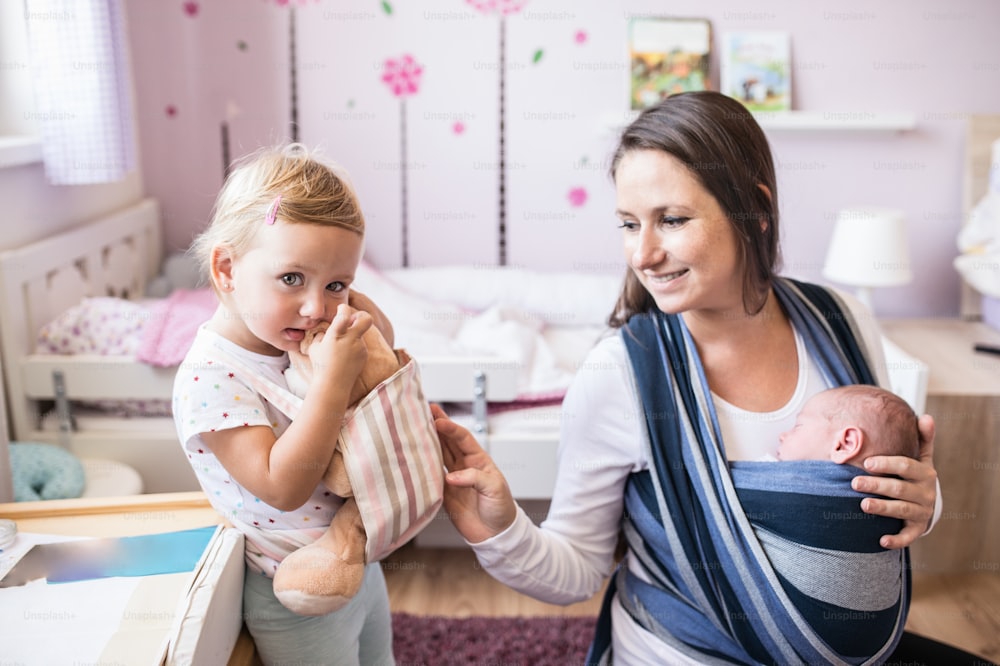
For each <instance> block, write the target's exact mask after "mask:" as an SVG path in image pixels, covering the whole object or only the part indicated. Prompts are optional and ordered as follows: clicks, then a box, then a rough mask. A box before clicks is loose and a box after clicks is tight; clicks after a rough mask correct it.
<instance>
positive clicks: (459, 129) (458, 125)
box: [451, 120, 465, 134]
mask: <svg viewBox="0 0 1000 666" xmlns="http://www.w3.org/2000/svg"><path fill="white" fill-rule="evenodd" d="M451 131H452V132H454V133H455V134H462V133H463V132H465V123H463V122H462V121H461V120H456V121H455V124H454V125H452V126H451Z"/></svg>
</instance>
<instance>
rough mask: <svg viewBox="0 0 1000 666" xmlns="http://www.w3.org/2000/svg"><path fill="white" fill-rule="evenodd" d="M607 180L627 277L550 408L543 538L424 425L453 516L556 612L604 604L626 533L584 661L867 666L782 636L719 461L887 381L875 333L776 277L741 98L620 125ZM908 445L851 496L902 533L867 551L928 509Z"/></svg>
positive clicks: (682, 106)
mask: <svg viewBox="0 0 1000 666" xmlns="http://www.w3.org/2000/svg"><path fill="white" fill-rule="evenodd" d="M611 175H612V178H613V179H614V183H615V188H616V192H617V211H616V213H617V216H618V218H619V219H620V221H621V224H620V226H621V229H622V236H623V244H624V249H625V257H626V260H627V262H628V265H629V268H630V271H629V272H628V274H627V276H626V279H625V283H624V285H623V288H622V291H621V294H620V296H619V300H618V303H617V305H616V307H615V311H614V312H613V313H612V315H611V317H610V320H609V323H610V324H611V326H612V328H613V329H615V334H611V335H608V336H606V337H604V338H603V339H602V340H601V341H600V342H599V343H598V344H597V345H596V346H595V348H594V349H593V350H592V351H591V353H590V355H589V356H588V358H587V360H586V361H585V362H584V363H583V364H582V365H581V367H580V368H579V371H578V374H577V377H576V379H575V381H574V383H573V386H572V387H571V389H570V391H569V392H568V394H567V396H566V399H565V401H564V403H563V428H562V433H561V440H560V441H561V445H560V459H559V473H558V479H557V482H556V487H555V489H554V493H553V500H552V505H551V509H550V512H549V515H548V517H547V519H546V520H545V522H544V523H543V524H542V525H541V527H538V526H535V525H534V524H533V523H532V522H531V520H530V519H529V518H528V517H527V515H526V514H525V513H524V512H523V511H522V510H521V509H520V508H519V507H518V506H517V505H516V503H515V502H514V500H513V499H512V497H511V495H510V491H509V489H508V487H507V484H506V482H505V480H504V479H503V476H502V475H501V473H500V472H499V471H498V470H497V468H496V466H495V465H494V464H493V462H492V460H491V459H490V458H489V457H488V455H487V454H486V453H485V452H484V451H483V450H482V449H481V448H480V447H479V446H478V444H477V443H476V441H475V439H474V438H473V437H472V436H471V435H470V434H469V433H468V431H466V430H464V429H462V428H461V427H460V426H458V425H457V424H455V423H453V422H452V421H450V420H448V419H447V417H446V416H445V414H444V412H442V411H441V410H439V409H437V410H436V416H437V423H438V432H439V434H440V435H441V439H442V446H443V450H444V456H445V462H446V464H447V466H448V469H449V471H450V473H449V475H448V477H447V485H448V488H447V489H446V498H445V502H446V508H447V511H448V513H449V514H450V516H451V519H452V521H453V522H454V524H455V525H456V527H457V528H458V529H459V531H460V532H461V533H462V535H463V536H464V537H465V538H466V540H468V541H469V542H470V543H471V544H473V548H474V549H475V552H476V555H477V556H478V558H479V560H480V562H481V563H482V564H483V566H484V567H485V568H486V569H487V570H488V571H489V572H490V573H491V574H492V575H493V576H494V577H495V578H497V579H498V580H500V581H502V582H503V583H505V584H507V585H509V586H510V587H513V588H515V589H517V590H519V591H521V592H523V593H526V594H529V595H531V596H533V597H536V598H538V599H542V600H544V601H547V602H551V603H560V604H567V603H572V602H576V601H580V600H583V599H586V598H589V597H590V596H591V595H593V594H594V593H595V592H596V591H597V590H598V589H599V588H600V586H601V584H602V583H603V581H604V580H605V579H606V578H607V576H608V575H609V572H610V571H611V570H612V567H613V564H614V560H615V553H616V546H617V545H618V543H619V535H623V536H624V541H625V545H626V547H627V549H626V554H625V558H624V560H623V561H622V564H621V566H619V567H618V573H617V574H616V575H615V576H614V578H613V579H612V582H611V584H610V585H609V591H608V594H607V597H606V599H605V604H604V608H603V609H602V616H601V618H600V620H599V622H598V631H597V636H596V638H595V643H594V645H593V646H592V648H591V656H590V659H591V660H592V661H595V662H596V661H609V660H610V657H611V655H613V657H614V660H615V661H616V662H618V663H626V664H645V663H649V664H667V663H669V664H704V663H733V662H736V663H747V662H749V663H755V662H761V661H763V662H778V663H790V662H796V661H800V662H807V663H812V662H818V661H831V662H834V663H839V660H841V659H845V660H849V661H851V662H852V663H858V662H859V661H863V660H864V659H863V658H862V659H860V660H857V659H852V657H858V656H859V655H852V654H850V645H848V646H847V648H848V649H847V654H846V655H845V654H844V652H843V650H841V651H840V652H838V651H837V650H831V649H830V647H829V646H828V645H825V644H824V643H823V641H822V640H821V639H818V638H817V637H816V636H815V635H814V634H811V633H810V631H809V629H808V627H806V628H805V629H803V627H802V623H801V622H799V621H797V620H796V616H795V611H794V610H792V606H793V604H792V602H791V601H790V600H789V597H790V596H791V595H792V592H790V591H789V590H788V589H786V587H785V586H784V585H783V584H780V583H779V582H778V580H777V579H776V577H775V576H774V574H773V570H771V569H770V568H769V565H768V563H767V558H764V557H761V555H760V553H761V551H760V547H759V545H758V544H757V543H756V540H755V539H754V532H753V530H752V529H750V527H749V524H748V521H747V518H746V516H745V515H744V512H743V510H742V509H741V508H740V505H739V501H738V500H735V498H734V497H735V496H734V495H733V494H732V484H731V481H730V480H729V478H728V477H729V475H728V471H727V467H726V463H727V462H728V461H735V460H754V459H757V458H759V457H761V456H762V455H764V454H774V452H775V448H776V445H777V442H778V435H779V433H781V432H783V431H784V430H787V429H789V428H790V427H791V424H792V423H793V421H794V416H795V414H796V412H798V410H799V409H800V407H801V406H802V405H803V404H804V403H805V401H806V400H807V399H808V398H809V397H810V396H812V395H813V394H814V393H817V392H818V391H821V390H823V389H825V388H827V387H829V386H832V385H839V384H846V383H878V384H881V385H883V386H884V385H886V383H887V377H886V371H885V362H884V358H883V355H882V351H881V345H880V339H881V338H880V333H879V331H878V327H877V324H876V322H875V320H874V317H873V316H872V314H871V313H870V312H868V311H866V310H865V309H864V308H863V307H862V306H861V305H860V304H859V303H858V302H857V301H855V300H854V299H852V298H850V297H849V296H847V295H846V294H841V293H839V292H833V291H830V290H827V289H824V288H821V287H817V286H815V285H808V284H804V283H797V282H794V281H791V280H787V279H785V278H781V277H779V276H778V275H776V267H777V266H778V263H779V242H778V196H777V187H776V181H775V173H774V165H773V161H772V157H771V153H770V149H769V146H768V143H767V140H766V138H765V136H764V134H763V132H762V130H761V129H760V127H759V126H758V125H757V123H756V122H755V121H754V119H753V117H752V116H751V115H750V114H749V113H748V112H747V111H746V110H745V108H744V107H743V106H742V105H741V104H739V103H738V102H736V101H734V100H732V99H730V98H728V97H726V96H723V95H721V94H718V93H712V92H697V93H683V94H678V95H674V96H671V97H669V98H667V99H666V100H664V101H663V102H661V103H659V104H658V105H657V106H655V107H652V108H650V109H647V110H646V111H644V112H643V113H642V114H640V116H639V117H638V118H637V119H636V120H635V121H634V122H633V123H632V124H631V125H630V126H629V127H628V128H626V129H625V131H624V133H623V135H622V137H621V139H620V142H619V145H618V148H617V150H616V152H615V154H614V157H613V162H612V166H611ZM920 432H921V438H922V444H921V451H920V459H919V460H914V459H910V458H905V457H875V458H871V459H869V461H868V462H867V465H866V467H867V469H868V471H870V472H872V473H873V474H878V475H889V476H868V475H861V476H859V477H857V478H855V479H854V481H853V487H854V489H855V490H857V491H859V492H864V493H871V494H874V495H878V496H880V497H877V498H876V497H867V498H865V499H861V498H862V496H861V495H860V494H859V495H858V500H857V501H858V502H859V503H860V505H861V507H862V509H863V511H865V512H868V513H871V514H877V515H881V516H888V517H892V518H897V519H901V520H902V521H903V522H902V525H903V527H902V529H901V530H900V531H899V532H898V533H896V534H885V535H883V536H882V537H881V539H880V543H881V546H882V547H883V548H886V549H899V548H904V547H906V546H908V545H909V544H910V543H912V542H913V541H914V540H915V539H916V538H918V537H919V536H920V535H921V534H923V533H924V532H926V530H927V529H928V528H929V526H930V525H931V523H932V519H933V517H934V515H935V508H936V507H937V510H938V511H940V507H939V504H940V503H939V501H938V487H937V482H936V474H935V471H934V467H933V463H932V451H933V437H934V424H933V420H932V419H931V418H930V417H929V416H924V417H922V418H921V420H920ZM779 464H780V463H779ZM875 549H878V544H875ZM903 588H904V590H905V584H904V585H903ZM860 592H861V591H859V593H860ZM903 603H904V604H905V599H904V601H903ZM902 609H903V612H902V616H904V617H905V605H904V606H902ZM899 630H901V625H900V627H899ZM898 639H899V633H898V632H897V633H895V635H893V636H890V637H887V638H886V640H885V645H884V646H883V647H882V648H880V649H881V652H878V653H877V654H876V655H875V659H876V660H883V659H885V656H886V654H887V652H888V651H889V650H891V649H892V648H893V646H895V645H896V642H897V641H898ZM848 642H849V641H848ZM903 643H904V644H905V643H906V639H904V641H903ZM841 647H843V646H841ZM868 656H871V655H868Z"/></svg>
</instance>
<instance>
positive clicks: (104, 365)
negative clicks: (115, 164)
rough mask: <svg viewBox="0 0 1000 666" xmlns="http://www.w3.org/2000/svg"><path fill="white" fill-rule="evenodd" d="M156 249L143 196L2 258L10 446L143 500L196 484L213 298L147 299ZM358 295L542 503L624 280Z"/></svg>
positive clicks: (415, 283) (913, 396) (432, 388)
mask: <svg viewBox="0 0 1000 666" xmlns="http://www.w3.org/2000/svg"><path fill="white" fill-rule="evenodd" d="M160 247H161V245H160V214H159V208H158V206H157V203H156V202H155V201H154V200H148V199H147V200H143V201H141V202H139V203H138V204H136V205H134V206H132V207H129V208H127V209H125V210H122V211H120V212H118V213H116V214H114V215H110V216H108V217H106V218H102V219H99V220H95V221H93V222H90V223H87V224H84V225H81V226H79V227H76V228H74V229H71V230H69V231H66V232H63V233H61V234H58V235H56V236H53V237H51V238H47V239H44V240H41V241H38V242H36V243H32V244H30V245H28V246H25V247H23V248H19V249H16V250H11V251H7V252H4V253H0V342H2V353H3V368H4V373H3V374H4V382H5V387H6V392H7V400H8V409H9V416H10V418H9V421H10V423H11V427H12V439H14V440H19V441H46V442H62V443H63V444H64V445H65V446H67V447H68V448H69V449H70V450H72V451H73V452H75V453H76V454H77V455H79V456H81V457H88V458H105V459H108V458H110V459H112V460H118V461H120V462H123V463H125V464H128V465H130V466H132V467H134V468H135V469H137V470H138V471H139V473H140V474H141V475H142V477H143V482H144V485H145V490H146V492H169V491H178V490H192V489H196V488H197V482H196V481H195V478H194V475H193V473H192V472H191V470H190V466H189V464H188V462H187V461H186V460H185V458H184V455H183V453H182V451H181V447H180V446H179V444H178V443H177V440H176V434H175V431H174V426H173V422H172V419H171V418H170V416H169V401H170V397H171V392H172V384H173V377H174V371H175V368H176V363H177V362H179V360H180V359H181V358H182V357H183V351H184V349H185V347H184V344H185V342H184V341H185V336H189V335H193V331H194V328H195V327H196V325H197V323H199V321H201V320H203V319H200V317H204V316H207V314H205V313H207V312H210V311H211V307H213V305H212V301H211V299H212V298H214V297H212V296H211V295H210V294H209V293H207V292H205V291H204V290H202V292H198V291H197V290H177V291H175V292H173V293H171V294H169V295H168V296H167V297H165V298H161V299H156V300H149V299H147V298H146V293H147V285H148V284H149V282H150V281H151V280H153V279H154V278H156V277H157V275H158V273H159V271H160V266H161V262H162V256H161V249H160ZM355 286H356V287H357V289H358V290H359V291H362V292H364V293H366V294H367V295H368V296H370V297H371V298H372V299H373V300H374V302H375V303H377V304H378V305H379V307H381V308H382V309H383V310H384V311H385V313H386V314H387V315H388V317H389V319H390V321H392V323H393V327H394V330H395V335H396V346H397V347H404V348H406V349H407V350H408V351H409V352H410V354H411V355H412V356H413V357H414V358H415V359H416V360H417V362H418V364H419V366H420V369H421V376H422V380H423V387H424V391H425V395H426V397H427V398H428V399H429V400H431V401H434V402H440V403H443V404H445V407H446V409H448V411H449V413H450V414H452V415H453V416H455V417H456V418H457V419H458V420H460V421H464V422H465V423H466V424H467V425H468V426H469V427H470V428H471V429H473V430H474V431H475V432H477V434H478V436H479V437H480V439H481V441H482V442H483V443H484V445H485V447H486V448H487V449H488V450H489V452H490V454H491V455H492V456H493V457H494V459H495V460H496V462H497V464H498V466H499V467H500V468H501V469H502V470H504V471H505V472H506V474H507V476H508V480H509V482H510V485H511V489H512V491H513V492H514V494H515V495H516V496H517V497H518V498H520V499H539V500H544V499H546V498H548V497H549V496H550V494H551V489H552V486H553V481H554V477H555V452H556V445H557V442H558V430H559V419H560V410H559V403H560V401H561V397H562V395H563V393H564V392H565V390H566V388H567V387H568V385H569V382H570V381H571V379H572V377H573V374H574V372H575V369H576V368H578V367H579V365H580V363H582V361H583V359H584V357H585V355H586V353H587V352H588V350H589V349H590V348H591V346H593V344H594V343H595V342H596V341H597V339H598V338H599V336H600V335H602V334H604V333H605V332H606V329H605V324H604V321H605V318H606V317H607V314H608V313H609V312H610V311H611V309H612V307H613V305H614V301H615V298H616V296H617V292H618V289H619V286H620V276H617V275H607V274H593V273H585V272H573V273H570V272H567V273H542V272H537V271H530V270H526V269H519V268H496V267H490V266H446V267H428V268H408V269H395V270H386V271H378V270H376V269H374V268H373V267H371V266H369V265H367V264H363V265H362V266H361V267H360V268H359V271H358V274H357V279H356V282H355ZM192 306H197V307H200V308H202V310H201V312H202V314H200V315H199V314H196V313H192V311H191V310H188V309H187V308H188V307H192ZM109 308H110V309H109ZM95 313H98V314H97V315H95ZM102 317H103V319H102ZM95 318H96V320H97V321H98V323H94V322H95ZM136 336H138V337H139V339H138V340H137V339H136ZM66 352H75V353H66ZM886 352H887V361H888V366H889V373H890V376H891V378H892V381H893V388H894V390H896V392H897V393H900V395H903V397H905V398H907V399H908V400H909V401H910V402H911V404H913V405H914V407H915V408H916V409H918V410H921V409H922V408H923V394H924V392H925V391H926V366H924V365H923V364H922V363H921V362H920V361H918V360H916V359H914V358H912V357H910V356H907V355H906V354H905V353H904V352H902V351H901V350H900V349H899V348H897V347H895V346H893V345H887V348H886Z"/></svg>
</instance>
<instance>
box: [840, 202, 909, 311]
mask: <svg viewBox="0 0 1000 666" xmlns="http://www.w3.org/2000/svg"><path fill="white" fill-rule="evenodd" d="M823 276H824V277H825V278H827V279H829V280H832V281H834V282H839V283H840V284H844V285H848V286H851V287H855V288H856V289H857V295H858V299H859V300H861V302H862V303H864V304H865V305H866V306H868V308H869V309H870V310H874V309H873V307H872V299H871V290H872V289H873V288H875V287H895V286H899V285H902V284H906V283H907V282H909V281H910V280H911V279H912V277H913V274H912V273H911V271H910V253H909V244H908V242H907V239H906V221H905V219H904V218H903V213H902V211H899V210H894V209H891V208H878V207H873V206H859V207H852V208H845V209H843V210H841V211H840V212H839V213H838V214H837V221H836V223H835V225H834V227H833V236H832V237H831V239H830V246H829V248H828V249H827V252H826V263H825V264H824V266H823Z"/></svg>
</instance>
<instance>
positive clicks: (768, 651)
mask: <svg viewBox="0 0 1000 666" xmlns="http://www.w3.org/2000/svg"><path fill="white" fill-rule="evenodd" d="M774 291H775V293H776V294H777V297H778V299H779V302H780V303H781V304H782V306H783V307H784V309H785V311H786V312H787V313H788V316H789V317H790V319H791V322H792V325H793V326H794V327H795V329H796V330H797V331H798V332H799V334H800V335H801V336H802V337H803V339H804V341H805V344H806V348H807V350H808V351H809V353H810V355H811V356H812V357H813V358H814V359H815V361H816V363H817V365H818V366H819V368H820V371H821V373H822V374H823V376H824V379H825V381H826V383H827V384H828V385H831V386H840V385H844V384H853V383H865V384H874V383H875V379H874V375H873V373H872V372H871V369H870V362H869V360H868V359H867V358H866V354H865V350H864V349H863V348H862V347H861V346H860V345H859V340H861V338H860V335H858V334H857V333H856V331H855V330H854V322H853V319H852V317H851V315H850V313H849V311H848V310H847V308H846V307H845V306H844V305H843V304H842V303H841V302H840V301H839V300H838V299H837V297H836V296H835V295H834V294H833V293H832V292H829V291H827V290H825V289H824V288H822V287H818V286H816V285H809V284H805V283H799V282H796V281H793V280H789V279H783V278H779V279H777V280H776V281H775V284H774ZM621 334H622V336H623V339H624V341H625V345H626V349H627V350H628V354H629V358H630V361H631V365H632V368H633V370H634V373H635V378H636V382H637V386H638V391H639V394H640V396H641V400H642V406H643V409H644V413H645V417H646V425H647V431H648V434H649V445H650V447H651V448H650V451H649V460H650V469H648V470H645V471H642V472H638V473H634V474H632V475H631V477H630V478H629V481H628V482H627V484H626V494H625V517H624V518H623V532H624V536H625V539H626V540H627V542H628V544H629V551H630V554H629V557H634V558H637V560H636V562H634V563H633V564H634V565H635V564H637V565H638V566H639V567H640V569H641V570H642V571H643V572H644V573H645V577H646V578H647V579H648V580H642V579H641V578H640V577H639V576H637V575H635V573H634V572H632V571H630V570H629V569H628V567H627V566H626V565H625V564H624V563H623V564H622V565H621V566H620V567H619V568H618V571H617V572H616V573H615V575H614V576H613V578H612V580H611V583H610V585H609V588H608V592H607V594H606V596H605V599H604V604H603V607H602V609H601V614H600V617H599V619H598V625H597V631H596V634H595V638H594V643H593V644H592V646H591V649H590V653H589V654H588V658H587V661H588V663H593V664H597V663H610V660H611V658H612V657H613V655H612V654H611V649H610V648H611V620H610V611H611V606H610V604H611V600H612V599H613V598H614V595H615V594H616V593H617V595H618V599H619V601H620V602H621V604H622V606H623V607H624V608H625V610H626V611H627V612H628V613H629V614H630V616H631V617H632V618H633V620H634V621H635V622H637V623H638V624H639V625H640V626H642V627H643V628H645V629H646V630H647V631H650V632H652V633H653V634H654V635H656V636H658V637H659V638H660V639H662V640H663V641H664V642H666V643H667V644H668V645H671V646H672V647H674V648H675V649H677V650H678V651H680V652H681V653H683V654H686V655H688V656H689V657H690V658H692V659H693V660H695V661H698V662H699V663H705V664H798V663H805V664H873V663H880V662H881V661H883V660H884V659H885V658H886V657H887V656H888V655H890V654H891V653H892V650H893V648H894V647H895V646H896V644H897V643H898V641H899V638H900V636H901V635H902V632H903V625H904V623H905V619H906V612H907V609H908V606H909V594H910V586H909V560H908V552H907V551H906V550H905V549H903V550H896V551H886V550H883V549H882V548H881V547H880V546H879V545H878V537H879V535H881V534H887V533H895V532H898V531H899V525H900V523H899V521H895V520H892V519H885V518H881V517H876V516H868V515H867V514H864V513H863V512H861V510H860V500H861V498H862V497H863V495H861V494H859V493H855V492H854V491H853V490H851V489H850V488H849V479H850V478H851V476H853V475H854V474H855V473H857V471H853V468H852V469H846V468H845V467H844V466H838V465H836V464H834V463H823V462H817V461H805V462H804V464H801V465H797V464H794V463H788V462H772V463H734V465H733V467H732V468H731V467H730V465H729V464H728V463H727V460H726V457H725V451H724V448H723V446H722V442H721V437H720V434H719V433H720V429H719V424H718V421H717V417H716V414H715V409H714V406H713V402H712V397H711V393H710V390H709V387H708V385H707V382H706V379H705V376H704V372H703V369H702V367H701V364H700V360H699V358H698V355H697V351H696V349H695V345H694V342H693V340H692V339H691V337H690V334H689V333H688V331H687V329H686V327H685V326H684V323H683V319H682V318H681V317H680V316H677V315H665V314H663V313H661V312H659V311H655V312H650V313H645V314H641V315H637V316H635V317H633V318H632V319H631V320H630V321H629V323H628V324H627V326H626V327H625V328H624V329H623V331H622V333H621ZM785 466H788V467H785ZM810 475H811V476H810ZM831 570H832V571H833V573H834V574H839V575H841V576H844V577H845V578H846V581H845V582H844V583H843V584H841V585H838V583H837V580H836V576H831V575H829V574H830V572H831ZM866 575H867V576H870V577H871V586H873V588H874V589H857V586H856V585H852V584H851V581H857V580H859V579H863V578H864V576H866ZM830 581H833V585H832V586H830V587H827V584H828V583H830Z"/></svg>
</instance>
